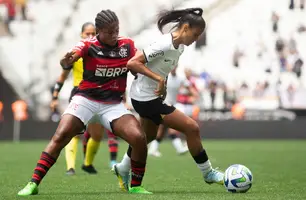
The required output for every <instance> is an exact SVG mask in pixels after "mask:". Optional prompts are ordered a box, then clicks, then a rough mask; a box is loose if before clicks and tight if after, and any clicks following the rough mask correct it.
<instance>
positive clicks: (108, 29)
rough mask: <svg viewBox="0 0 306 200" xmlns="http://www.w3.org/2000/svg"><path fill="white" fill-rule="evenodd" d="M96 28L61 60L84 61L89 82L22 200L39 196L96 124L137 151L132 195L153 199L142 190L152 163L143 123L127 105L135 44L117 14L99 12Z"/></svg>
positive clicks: (78, 93) (70, 108) (66, 62)
mask: <svg viewBox="0 0 306 200" xmlns="http://www.w3.org/2000/svg"><path fill="white" fill-rule="evenodd" d="M95 25H96V28H97V33H98V35H97V36H95V37H93V38H90V39H86V40H82V41H81V42H79V43H78V44H77V45H76V46H75V47H74V48H73V50H72V51H71V52H68V53H67V54H66V55H65V56H64V57H63V58H62V59H61V65H62V66H63V67H67V66H71V65H72V64H73V63H74V62H76V61H77V60H78V59H79V58H81V57H82V58H83V63H84V65H83V66H84V73H83V80H82V82H81V83H80V85H79V87H78V89H77V91H76V94H75V95H74V97H73V98H72V100H71V102H70V104H69V106H68V108H67V109H66V111H65V112H64V114H63V116H62V119H61V121H60V123H59V125H58V128H57V130H56V132H55V134H54V136H53V137H52V139H51V141H50V143H49V144H48V145H47V147H46V148H45V150H44V151H43V152H42V154H41V157H40V159H39V161H38V163H37V165H36V167H35V170H34V173H33V176H32V179H31V181H30V182H29V183H28V184H27V186H26V187H25V188H24V189H22V190H21V191H19V193H18V195H20V196H28V195H33V194H37V193H38V185H39V183H40V182H41V180H42V179H43V177H44V176H45V175H46V173H47V172H48V170H49V169H50V168H51V167H52V165H53V164H54V163H55V161H56V159H57V158H58V156H59V154H60V152H61V150H62V149H63V148H64V147H65V146H66V145H67V144H68V142H69V141H70V140H71V138H73V137H74V136H76V135H77V134H78V133H80V132H81V131H82V130H83V129H84V126H85V125H86V124H88V123H91V122H98V123H100V124H102V125H103V126H104V127H105V128H107V129H108V130H112V132H113V133H114V134H115V135H117V136H119V137H121V138H122V139H124V140H125V141H127V142H128V143H129V144H130V145H131V146H132V148H133V152H132V154H131V167H132V182H131V187H130V188H127V189H129V192H130V193H140V194H151V192H148V191H147V190H145V189H144V188H143V187H141V183H142V179H143V176H144V173H145V165H146V159H147V141H146V136H145V134H144V132H143V130H142V128H141V126H140V124H139V122H138V121H137V119H136V118H135V117H134V116H133V115H132V113H131V112H130V111H129V110H127V109H126V108H125V106H124V104H123V103H122V95H123V94H124V92H125V88H126V79H127V72H128V69H127V67H126V65H127V62H128V61H129V59H130V58H132V57H133V56H134V55H135V51H136V50H135V47H134V42H133V40H131V39H128V38H124V37H118V34H119V20H118V17H117V16H116V14H115V13H114V12H113V11H110V10H102V11H101V12H100V13H98V14H97V16H96V19H95Z"/></svg>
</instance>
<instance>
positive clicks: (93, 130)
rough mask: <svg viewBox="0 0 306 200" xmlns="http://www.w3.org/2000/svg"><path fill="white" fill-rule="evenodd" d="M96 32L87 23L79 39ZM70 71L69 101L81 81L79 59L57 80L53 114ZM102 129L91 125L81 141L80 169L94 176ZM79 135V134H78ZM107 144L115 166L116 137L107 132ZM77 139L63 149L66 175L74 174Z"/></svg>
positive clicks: (54, 91) (89, 23)
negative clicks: (81, 157)
mask: <svg viewBox="0 0 306 200" xmlns="http://www.w3.org/2000/svg"><path fill="white" fill-rule="evenodd" d="M95 34H96V30H95V26H94V24H93V23H91V22H87V23H85V24H83V26H82V32H81V37H82V38H83V39H86V38H88V37H92V36H95ZM71 69H72V75H73V86H74V87H73V89H72V91H71V95H70V98H69V101H70V100H71V98H72V97H73V95H74V94H75V92H76V90H77V89H78V85H79V84H80V82H81V81H82V80H83V60H82V58H80V59H79V60H78V61H77V62H75V63H74V65H73V66H71V67H68V68H65V69H63V70H62V73H61V75H60V77H59V78H58V80H57V82H56V84H55V86H54V88H53V94H52V102H51V104H50V107H51V110H52V111H53V112H54V111H55V110H56V108H57V106H58V94H59V92H60V90H61V88H62V86H63V84H64V82H65V80H66V79H67V77H68V75H69V73H70V71H71ZM103 130H104V128H103V127H102V126H101V125H100V124H94V123H91V124H89V125H88V126H87V129H86V131H85V132H84V140H83V150H84V155H85V157H84V163H83V165H82V169H83V170H84V171H86V172H88V173H90V174H96V173H97V171H96V169H95V168H94V166H93V160H94V157H95V154H96V152H97V151H98V148H99V145H100V141H101V139H102V137H103ZM80 134H81V133H80ZM108 137H109V140H108V144H109V150H110V156H111V162H110V165H111V166H112V165H114V164H116V159H117V151H118V142H117V138H116V136H114V135H113V134H112V133H109V132H108ZM78 141H79V137H77V136H76V137H74V138H72V140H71V141H70V143H69V144H68V145H67V146H66V148H65V155H66V163H67V172H66V174H68V175H74V174H75V161H76V152H77V145H78Z"/></svg>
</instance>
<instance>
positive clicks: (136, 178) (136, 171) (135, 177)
mask: <svg viewBox="0 0 306 200" xmlns="http://www.w3.org/2000/svg"><path fill="white" fill-rule="evenodd" d="M131 167H132V181H131V187H137V186H141V182H142V179H143V177H144V174H145V171H146V163H140V162H136V161H134V160H131Z"/></svg>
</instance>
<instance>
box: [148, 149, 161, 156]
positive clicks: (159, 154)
mask: <svg viewBox="0 0 306 200" xmlns="http://www.w3.org/2000/svg"><path fill="white" fill-rule="evenodd" d="M148 155H150V156H154V157H157V158H159V157H161V156H162V154H161V153H160V152H159V151H158V150H157V151H152V152H148Z"/></svg>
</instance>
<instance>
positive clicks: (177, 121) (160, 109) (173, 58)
mask: <svg viewBox="0 0 306 200" xmlns="http://www.w3.org/2000/svg"><path fill="white" fill-rule="evenodd" d="M202 14H203V10H202V9H201V8H189V9H183V10H172V11H168V12H165V13H162V14H161V16H160V18H159V20H158V28H159V30H161V31H162V30H163V27H164V26H165V25H166V24H169V23H171V22H172V23H175V24H176V26H175V27H173V29H171V30H173V32H171V33H168V34H164V35H163V36H161V37H160V38H158V39H156V41H155V42H154V43H152V44H151V45H150V46H148V47H146V48H144V49H143V51H139V52H137V53H136V55H135V56H134V57H133V58H132V59H131V60H130V61H129V62H128V64H127V67H128V68H129V69H131V70H132V71H133V72H134V73H135V72H136V73H138V74H137V78H136V79H134V81H133V83H132V86H131V90H130V96H131V99H132V104H133V107H134V109H135V111H136V112H137V113H138V114H139V115H140V117H141V118H140V120H141V124H142V126H143V128H144V131H145V133H146V135H147V141H148V142H150V141H152V140H154V139H155V138H156V134H157V129H158V127H159V125H160V124H162V123H163V124H164V125H166V126H168V127H169V128H172V129H175V130H177V131H179V132H182V133H184V134H185V136H186V141H187V144H188V148H189V151H190V154H191V155H192V157H193V159H194V161H195V163H196V164H197V166H198V168H199V169H200V171H201V173H202V175H203V178H204V181H205V182H207V183H209V184H211V183H218V184H223V178H224V174H223V173H221V172H219V171H217V170H215V169H213V168H212V165H211V163H210V161H209V159H208V155H207V153H206V150H205V149H204V148H203V146H202V141H201V137H200V129H199V125H198V124H197V123H196V121H195V120H193V119H192V118H190V117H188V116H186V115H185V114H184V113H182V112H181V111H179V110H178V109H176V108H175V107H173V106H169V105H167V104H165V103H164V102H163V95H159V94H158V93H157V92H158V91H160V90H164V91H165V90H166V88H165V80H166V77H167V76H168V75H169V73H170V71H171V70H173V69H174V67H175V66H176V65H177V63H178V60H179V58H180V56H181V54H182V53H183V51H184V46H185V45H187V46H188V45H190V44H192V43H193V42H195V41H196V40H197V39H198V37H199V36H200V35H201V34H202V33H203V31H204V30H205V27H206V23H205V21H204V19H203V17H202ZM133 152H134V149H132V148H131V147H130V148H129V150H128V152H127V153H126V154H125V156H124V158H123V160H122V162H121V163H119V164H116V165H114V170H115V171H116V172H117V173H116V174H119V175H117V176H118V178H119V179H120V177H128V176H127V174H128V171H129V169H130V165H129V162H130V155H131V153H133ZM119 181H120V180H119Z"/></svg>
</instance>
